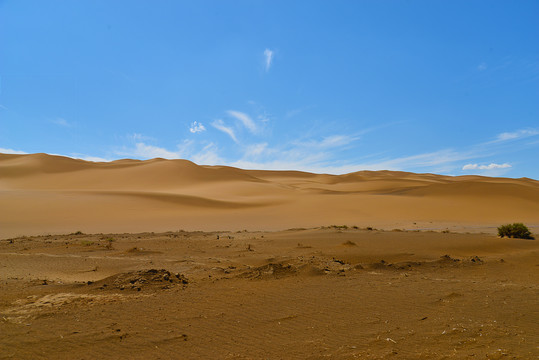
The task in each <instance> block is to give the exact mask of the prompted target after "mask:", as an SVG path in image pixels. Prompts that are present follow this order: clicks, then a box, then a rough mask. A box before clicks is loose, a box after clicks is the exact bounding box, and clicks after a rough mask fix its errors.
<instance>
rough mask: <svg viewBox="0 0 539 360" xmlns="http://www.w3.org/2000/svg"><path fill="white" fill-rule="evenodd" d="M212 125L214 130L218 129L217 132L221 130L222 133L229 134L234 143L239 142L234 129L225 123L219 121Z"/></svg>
mask: <svg viewBox="0 0 539 360" xmlns="http://www.w3.org/2000/svg"><path fill="white" fill-rule="evenodd" d="M211 125H212V126H213V127H214V128H216V129H217V130H220V131H222V132H224V133H225V134H227V135H228V136H230V137H231V138H232V140H234V142H238V138H236V134H235V133H234V129H232V128H231V127H228V126H226V125H225V123H224V122H223V120H221V119H217V120H215V121H214V122H212V124H211Z"/></svg>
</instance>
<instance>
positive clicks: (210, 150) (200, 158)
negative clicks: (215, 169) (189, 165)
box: [190, 143, 225, 165]
mask: <svg viewBox="0 0 539 360" xmlns="http://www.w3.org/2000/svg"><path fill="white" fill-rule="evenodd" d="M217 151H218V149H217V146H216V145H215V144H214V143H209V144H208V145H206V146H204V148H203V149H202V150H201V151H200V152H198V153H196V154H193V155H192V156H190V159H191V160H192V161H193V162H195V163H197V164H200V165H223V164H224V163H225V161H224V160H223V159H221V157H219V154H218V153H217Z"/></svg>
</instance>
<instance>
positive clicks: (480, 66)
mask: <svg viewBox="0 0 539 360" xmlns="http://www.w3.org/2000/svg"><path fill="white" fill-rule="evenodd" d="M486 69H487V64H485V63H484V62H482V63H481V64H479V65H478V66H477V70H479V71H485V70H486Z"/></svg>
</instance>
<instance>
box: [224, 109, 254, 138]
mask: <svg viewBox="0 0 539 360" xmlns="http://www.w3.org/2000/svg"><path fill="white" fill-rule="evenodd" d="M227 114H228V115H230V116H232V117H234V118H236V119H238V120H239V121H241V123H242V124H243V126H245V127H246V128H247V129H249V131H250V132H252V133H256V132H257V130H258V129H257V127H256V124H255V122H254V121H253V119H251V118H250V117H249V115H247V114H245V113H242V112H240V111H236V110H228V111H227Z"/></svg>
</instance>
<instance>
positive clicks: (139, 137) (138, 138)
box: [127, 133, 155, 141]
mask: <svg viewBox="0 0 539 360" xmlns="http://www.w3.org/2000/svg"><path fill="white" fill-rule="evenodd" d="M127 138H128V139H129V140H133V141H143V140H146V141H147V140H155V139H154V138H152V137H151V136H146V135H142V134H138V133H133V134H129V135H127Z"/></svg>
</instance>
